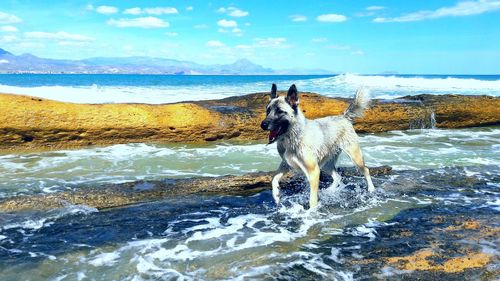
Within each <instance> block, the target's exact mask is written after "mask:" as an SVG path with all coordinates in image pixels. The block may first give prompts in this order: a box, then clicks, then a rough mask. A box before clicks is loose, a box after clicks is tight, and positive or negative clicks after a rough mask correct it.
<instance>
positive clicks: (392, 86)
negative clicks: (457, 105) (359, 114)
mask: <svg viewBox="0 0 500 281" xmlns="http://www.w3.org/2000/svg"><path fill="white" fill-rule="evenodd" d="M472 77H475V76H471V77H465V78H464V77H446V76H385V75H356V74H341V75H336V76H332V77H326V78H310V77H308V78H304V77H297V78H294V77H290V78H289V80H280V81H277V83H278V86H279V88H280V89H286V88H288V87H289V85H291V84H296V85H297V86H298V88H299V90H300V91H302V92H315V93H319V94H322V95H326V96H332V97H351V96H352V95H353V94H354V92H355V90H356V89H357V88H359V87H367V88H369V89H370V90H371V92H372V96H373V97H374V98H384V99H390V98H395V97H401V96H407V95H417V94H438V95H439V94H463V95H492V96H500V80H481V79H479V78H478V77H476V78H472ZM68 79H70V78H68ZM164 79H169V78H168V76H165V78H164ZM217 79H220V83H217V82H216V83H210V84H203V83H204V81H205V80H200V82H199V84H197V83H192V84H189V85H139V84H137V85H129V86H124V85H109V84H106V85H105V86H104V85H98V84H92V85H88V86H84V85H74V86H67V85H65V86H61V85H43V86H39V85H37V86H34V87H25V86H19V85H7V84H0V92H3V93H14V94H24V95H31V96H36V97H41V98H47V99H53V100H58V101H64V102H75V103H149V104H161V103H173V102H180V101H192V100H208V99H220V98H224V97H229V96H240V95H243V94H249V93H256V92H267V91H269V88H270V82H269V77H267V78H266V79H264V78H263V79H262V81H246V82H245V81H243V80H241V81H235V82H234V83H227V81H225V80H224V76H221V77H217ZM277 79H278V78H277ZM280 79H283V78H280ZM287 79H288V78H287ZM69 85H71V84H69Z"/></svg>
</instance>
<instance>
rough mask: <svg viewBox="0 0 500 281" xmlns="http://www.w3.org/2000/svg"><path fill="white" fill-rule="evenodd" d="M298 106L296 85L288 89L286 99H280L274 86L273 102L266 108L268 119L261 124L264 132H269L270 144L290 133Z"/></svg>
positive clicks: (272, 90)
mask: <svg viewBox="0 0 500 281" xmlns="http://www.w3.org/2000/svg"><path fill="white" fill-rule="evenodd" d="M298 106H299V93H298V92H297V87H295V85H292V86H291V87H290V89H288V94H287V96H286V97H279V96H278V93H277V88H276V84H273V86H272V88H271V100H270V101H269V103H268V104H267V108H266V114H267V115H266V119H264V121H262V123H261V124H260V127H261V128H262V129H263V130H266V131H269V144H271V143H273V142H275V141H276V140H278V138H279V137H280V136H282V135H283V134H285V133H286V132H287V131H288V129H289V127H290V125H291V124H292V121H293V120H294V118H295V117H296V115H297V113H298V110H299V109H298Z"/></svg>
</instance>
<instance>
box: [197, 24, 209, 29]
mask: <svg viewBox="0 0 500 281" xmlns="http://www.w3.org/2000/svg"><path fill="white" fill-rule="evenodd" d="M194 28H198V29H204V28H208V25H206V24H197V25H195V26H194Z"/></svg>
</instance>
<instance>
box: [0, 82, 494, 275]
mask: <svg viewBox="0 0 500 281" xmlns="http://www.w3.org/2000/svg"><path fill="white" fill-rule="evenodd" d="M499 81H500V76H430V75H424V76H417V75H413V76H412V75H398V76H377V75H373V76H360V75H353V74H344V75H338V76H154V75H88V76H86V75H0V92H10V93H16V94H29V95H34V96H40V97H44V98H51V99H56V100H62V101H69V102H85V103H104V102H146V103H164V102H176V101H183V100H200V99H211V98H220V97H226V96H231V95H242V94H246V93H253V92H263V91H268V89H269V88H270V84H271V83H273V82H274V83H277V84H278V85H279V86H280V87H281V89H283V90H285V89H286V88H287V87H288V86H289V85H290V84H291V83H296V84H297V85H298V87H299V90H302V91H312V92H318V93H321V94H326V95H330V96H342V97H348V96H351V95H352V94H353V92H354V91H355V89H356V88H357V87H359V86H367V87H369V88H370V89H371V91H372V95H373V96H375V97H380V98H394V97H398V96H405V95H416V94H424V93H425V94H429V93H431V94H463V95H465V94H467V95H469V94H470V95H491V96H499V94H500V82H499ZM360 141H361V146H362V150H363V153H364V157H365V160H366V163H367V165H368V166H369V167H373V166H380V165H389V166H391V167H392V168H393V170H394V172H393V173H392V174H391V175H387V176H374V177H373V180H374V184H375V186H376V188H377V191H376V193H375V194H367V193H366V192H364V191H363V190H364V188H365V186H364V181H363V178H362V177H353V178H349V180H347V179H344V180H343V183H342V185H341V186H340V187H341V188H340V189H331V188H327V189H324V190H321V192H320V206H319V208H318V209H316V210H308V209H307V208H305V207H304V206H305V205H306V203H307V202H308V191H307V187H304V191H303V192H299V193H295V194H287V195H286V196H284V198H283V204H281V205H278V206H277V205H276V204H274V202H273V199H272V195H271V192H270V190H264V191H261V192H256V193H253V194H250V195H249V194H243V195H225V194H215V195H199V194H198V195H196V194H194V195H190V196H185V197H181V198H165V199H162V200H159V201H156V202H150V203H143V204H136V205H132V206H125V207H121V208H115V209H108V210H97V209H95V208H92V207H90V206H86V205H72V204H69V203H67V202H66V204H65V206H64V207H63V208H59V209H53V210H30V211H23V212H0V280H133V281H138V280H372V279H387V280H406V279H409V280H413V279H421V280H431V279H435V278H436V276H438V277H439V278H440V279H442V280H479V279H484V280H494V279H493V278H494V276H495V274H494V273H493V272H495V270H497V269H498V268H499V266H500V265H499V264H498V257H499V256H500V251H499V250H498V236H495V235H493V236H488V235H487V233H489V231H490V230H491V229H498V227H500V220H499V219H498V218H500V178H499V176H498V175H499V174H500V127H499V126H492V127H481V128H467V129H456V130H445V129H415V130H408V131H392V132H386V133H377V134H363V135H361V136H360ZM279 161H280V160H279V156H278V153H277V151H276V145H266V144H265V143H263V142H238V143H233V142H217V143H209V144H205V145H200V144H198V145H194V144H146V143H131V144H118V145H110V146H102V147H87V148H81V149H74V150H57V151H45V152H1V153H0V204H1V202H2V200H6V199H9V198H13V197H17V196H34V195H36V196H43V195H50V194H52V193H54V192H65V191H75V190H78V191H85V190H86V188H88V187H89V186H90V187H97V188H99V187H100V186H104V185H110V184H119V183H123V182H135V181H140V180H158V181H161V180H164V179H168V178H191V177H199V176H204V177H215V176H221V175H227V174H233V175H241V174H246V173H249V172H255V171H272V170H274V169H276V167H277V166H278V163H279ZM340 165H341V166H352V164H351V163H350V161H349V160H348V159H347V157H345V156H343V157H342V158H341V159H340ZM464 218H467V219H470V220H473V221H476V222H478V223H479V225H480V227H481V228H479V229H478V230H473V229H472V230H463V231H457V232H450V231H444V230H445V229H448V228H449V227H457V222H460V221H463V220H464ZM464 233H465V235H463V234H464ZM456 235H463V236H460V239H457V237H458V236H456ZM432 247H437V248H436V251H437V252H439V253H442V254H443V257H440V258H439V259H436V260H434V262H437V263H439V262H443V261H442V259H444V258H445V257H449V256H462V255H463V254H464V252H467V251H470V252H474V253H475V252H477V253H483V254H485V255H487V256H488V257H491V258H492V260H493V261H492V263H491V264H490V265H489V266H487V267H485V268H483V269H477V270H468V271H464V272H459V273H453V274H449V275H446V274H445V273H435V274H437V275H425V273H422V272H419V271H408V270H401V269H400V268H398V265H397V264H388V263H386V262H385V260H384V257H388V256H392V257H394V256H406V255H408V254H411V253H413V252H416V251H419V250H421V249H426V248H432ZM488 276H489V277H488Z"/></svg>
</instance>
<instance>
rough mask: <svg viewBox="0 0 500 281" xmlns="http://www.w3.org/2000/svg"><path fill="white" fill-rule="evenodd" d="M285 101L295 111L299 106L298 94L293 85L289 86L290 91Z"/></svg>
mask: <svg viewBox="0 0 500 281" xmlns="http://www.w3.org/2000/svg"><path fill="white" fill-rule="evenodd" d="M286 101H287V102H288V104H290V106H291V107H292V108H293V109H296V108H297V106H298V105H299V92H298V91H297V87H295V84H293V85H292V86H290V89H288V94H287V95H286Z"/></svg>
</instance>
